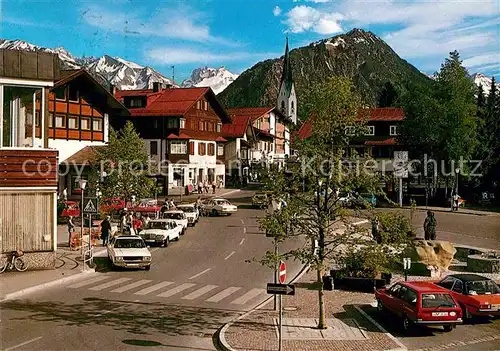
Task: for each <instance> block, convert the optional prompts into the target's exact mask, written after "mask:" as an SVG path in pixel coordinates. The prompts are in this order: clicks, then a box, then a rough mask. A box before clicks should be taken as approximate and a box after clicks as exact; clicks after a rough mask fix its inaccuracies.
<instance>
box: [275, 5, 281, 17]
mask: <svg viewBox="0 0 500 351" xmlns="http://www.w3.org/2000/svg"><path fill="white" fill-rule="evenodd" d="M273 15H275V16H276V17H278V16H279V15H281V8H280V7H279V6H276V7H275V8H274V9H273Z"/></svg>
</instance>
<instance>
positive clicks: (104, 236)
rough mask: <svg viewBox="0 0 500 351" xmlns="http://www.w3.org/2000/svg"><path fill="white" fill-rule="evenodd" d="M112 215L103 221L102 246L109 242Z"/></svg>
mask: <svg viewBox="0 0 500 351" xmlns="http://www.w3.org/2000/svg"><path fill="white" fill-rule="evenodd" d="M110 220H111V217H110V216H106V218H104V220H103V221H102V223H101V238H102V246H106V245H107V244H108V238H109V233H110V231H111V222H110Z"/></svg>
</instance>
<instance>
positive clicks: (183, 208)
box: [177, 206, 196, 213]
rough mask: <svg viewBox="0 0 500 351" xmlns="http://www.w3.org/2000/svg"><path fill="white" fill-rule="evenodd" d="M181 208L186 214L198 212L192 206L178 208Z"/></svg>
mask: <svg viewBox="0 0 500 351" xmlns="http://www.w3.org/2000/svg"><path fill="white" fill-rule="evenodd" d="M177 208H179V209H180V210H182V211H184V212H188V213H189V212H196V210H195V209H194V207H191V206H186V207H179V206H178V207H177Z"/></svg>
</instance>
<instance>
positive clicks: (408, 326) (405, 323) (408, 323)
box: [401, 316, 411, 333]
mask: <svg viewBox="0 0 500 351" xmlns="http://www.w3.org/2000/svg"><path fill="white" fill-rule="evenodd" d="M401 326H402V327H403V331H404V332H405V333H408V332H409V331H410V330H411V321H410V319H409V318H408V317H407V316H404V317H403V321H402V324H401Z"/></svg>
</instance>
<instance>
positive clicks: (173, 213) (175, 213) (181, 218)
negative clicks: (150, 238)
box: [162, 210, 188, 235]
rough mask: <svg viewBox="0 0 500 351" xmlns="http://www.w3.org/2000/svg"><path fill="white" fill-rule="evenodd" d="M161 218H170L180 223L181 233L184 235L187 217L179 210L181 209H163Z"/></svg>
mask: <svg viewBox="0 0 500 351" xmlns="http://www.w3.org/2000/svg"><path fill="white" fill-rule="evenodd" d="M162 216H163V217H162V218H163V219H170V220H172V221H174V222H175V223H177V225H181V226H182V231H181V235H184V233H185V231H186V229H187V227H188V219H187V216H186V214H185V213H184V212H183V211H181V210H170V211H165V212H163V215H162Z"/></svg>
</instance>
